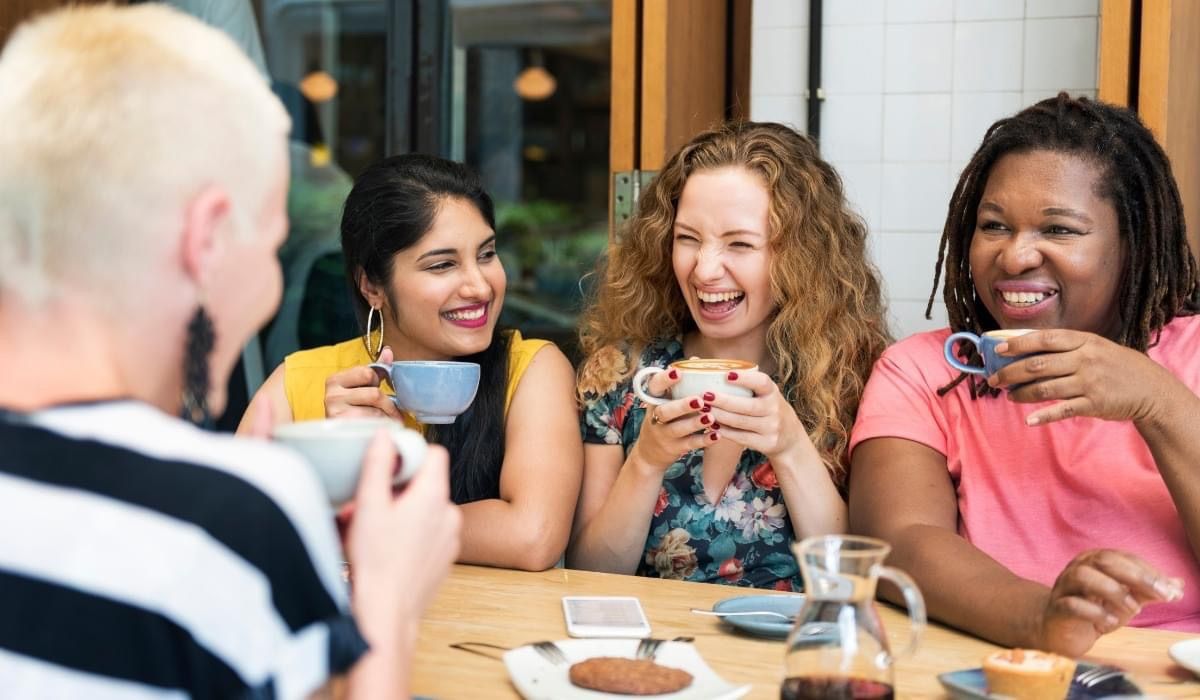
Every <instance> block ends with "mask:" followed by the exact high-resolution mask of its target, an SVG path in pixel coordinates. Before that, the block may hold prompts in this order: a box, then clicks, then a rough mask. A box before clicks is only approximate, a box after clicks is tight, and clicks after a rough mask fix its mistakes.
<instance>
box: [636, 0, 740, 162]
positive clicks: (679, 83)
mask: <svg viewBox="0 0 1200 700" xmlns="http://www.w3.org/2000/svg"><path fill="white" fill-rule="evenodd" d="M728 15H729V12H728V7H727V5H726V2H725V0H644V4H643V8H642V103H641V112H642V118H641V166H640V167H641V169H642V170H659V169H660V168H662V166H663V163H665V162H666V159H667V156H669V155H670V154H671V153H672V152H674V151H675V150H676V149H678V148H679V147H680V146H682V145H683V144H684V143H687V141H688V140H689V139H690V138H691V137H692V136H694V135H695V134H696V133H697V132H699V131H701V130H703V129H707V128H709V127H712V126H715V125H717V124H719V123H721V122H722V121H724V119H725V104H726V95H725V82H726V73H727V64H726V61H727V60H728V57H727V54H726V39H727V37H726V27H727V25H728V19H729V18H728Z"/></svg>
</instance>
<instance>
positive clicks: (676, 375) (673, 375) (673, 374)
mask: <svg viewBox="0 0 1200 700" xmlns="http://www.w3.org/2000/svg"><path fill="white" fill-rule="evenodd" d="M667 376H668V377H670V378H671V379H679V372H676V371H675V370H671V371H670V372H667Z"/></svg>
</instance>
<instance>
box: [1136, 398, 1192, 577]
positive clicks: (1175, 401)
mask: <svg viewBox="0 0 1200 700" xmlns="http://www.w3.org/2000/svg"><path fill="white" fill-rule="evenodd" d="M1172 384H1173V390H1172V391H1170V392H1169V393H1166V394H1164V395H1163V396H1162V398H1161V408H1160V410H1158V411H1156V412H1154V413H1153V414H1152V415H1151V416H1149V417H1147V418H1145V419H1141V420H1137V421H1135V422H1134V425H1135V426H1136V428H1137V430H1138V433H1140V434H1141V436H1142V439H1143V440H1145V441H1146V446H1147V447H1148V448H1149V449H1150V454H1151V455H1152V456H1153V457H1154V463H1155V464H1156V465H1157V466H1158V471H1159V473H1160V474H1161V475H1162V478H1163V482H1164V483H1166V485H1167V490H1168V491H1169V492H1170V494H1171V499H1172V500H1173V501H1174V502H1175V508H1176V510H1178V511H1179V516H1180V518H1181V519H1182V520H1183V527H1184V530H1185V532H1186V533H1187V537H1188V543H1189V544H1190V545H1191V548H1192V556H1193V557H1196V558H1197V559H1198V560H1200V430H1197V416H1200V397H1197V396H1196V395H1195V394H1193V393H1192V392H1191V390H1189V389H1188V388H1187V387H1186V386H1184V385H1183V384H1182V383H1180V382H1178V381H1174V382H1173V383H1172Z"/></svg>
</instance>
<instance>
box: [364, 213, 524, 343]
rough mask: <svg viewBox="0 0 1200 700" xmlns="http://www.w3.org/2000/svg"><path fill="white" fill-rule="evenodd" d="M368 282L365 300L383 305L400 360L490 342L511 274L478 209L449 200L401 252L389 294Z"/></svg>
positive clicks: (388, 340)
mask: <svg viewBox="0 0 1200 700" xmlns="http://www.w3.org/2000/svg"><path fill="white" fill-rule="evenodd" d="M363 287H364V288H363V296H364V297H366V299H367V301H368V303H370V304H371V305H373V306H380V305H381V304H382V305H383V307H384V314H385V316H386V318H387V320H388V324H387V325H385V327H384V333H385V342H386V343H387V344H388V345H390V346H391V348H392V350H393V352H394V353H395V357H396V359H397V360H406V359H407V360H418V359H419V360H444V359H448V358H451V357H462V356H464V355H471V354H474V353H477V352H481V351H482V350H484V349H485V348H486V347H487V346H488V344H489V343H490V342H491V339H492V330H493V329H494V328H495V326H496V319H497V318H498V317H499V315H500V307H501V306H503V304H504V291H505V287H506V279H505V276H504V268H503V267H501V265H500V259H499V258H498V257H497V256H496V234H495V232H494V231H492V229H491V227H490V226H488V224H487V222H486V221H485V220H484V218H483V216H482V215H480V213H479V210H478V209H476V208H475V206H474V205H472V204H471V203H470V202H469V201H467V200H464V199H457V198H446V199H443V200H442V201H441V202H440V203H439V205H438V210H437V215H436V216H435V217H434V219H433V226H432V227H431V228H430V229H429V232H428V233H426V234H425V235H424V236H423V237H422V238H421V240H420V241H418V242H417V244H416V245H414V246H412V247H410V248H406V249H404V250H401V251H400V252H398V253H396V256H395V258H393V261H392V277H391V280H390V283H389V286H388V290H387V294H386V295H384V294H383V293H382V290H380V289H378V288H376V287H375V286H374V285H371V284H370V283H369V282H364V283H363Z"/></svg>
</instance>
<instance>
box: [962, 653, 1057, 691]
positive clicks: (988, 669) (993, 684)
mask: <svg viewBox="0 0 1200 700" xmlns="http://www.w3.org/2000/svg"><path fill="white" fill-rule="evenodd" d="M983 675H984V676H985V677H987V682H988V693H990V694H992V695H1007V696H1008V697H1011V698H1016V699H1017V700H1063V698H1065V697H1067V692H1068V691H1069V690H1070V689H1071V679H1072V678H1073V677H1074V676H1075V662H1074V661H1072V660H1070V659H1068V658H1066V657H1063V656H1059V655H1058V654H1051V653H1049V652H1045V651H1032V650H1028V649H1008V650H1005V651H997V652H995V653H993V654H990V655H989V656H988V657H987V658H985V659H984V660H983Z"/></svg>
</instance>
